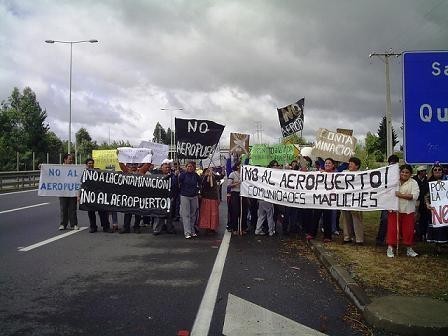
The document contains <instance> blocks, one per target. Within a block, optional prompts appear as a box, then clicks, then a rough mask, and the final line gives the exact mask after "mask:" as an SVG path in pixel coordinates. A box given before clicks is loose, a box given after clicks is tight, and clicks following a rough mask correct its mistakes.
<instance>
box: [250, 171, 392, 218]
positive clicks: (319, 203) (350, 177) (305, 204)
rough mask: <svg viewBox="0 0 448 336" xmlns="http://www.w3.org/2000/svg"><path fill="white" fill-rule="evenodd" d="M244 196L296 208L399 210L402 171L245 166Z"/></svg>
mask: <svg viewBox="0 0 448 336" xmlns="http://www.w3.org/2000/svg"><path fill="white" fill-rule="evenodd" d="M241 179H242V183H241V196H245V197H251V198H256V199H260V200H264V201H267V202H270V203H275V204H280V205H284V206H288V207H296V208H313V209H333V210H336V209H341V210H361V211H369V210H379V209H387V210H397V209H398V198H397V197H396V196H395V191H396V190H398V184H399V170H398V165H397V164H395V165H391V166H387V167H384V168H378V169H373V170H367V171H356V172H349V171H347V172H341V173H325V172H301V171H297V170H283V169H269V168H263V167H254V166H243V167H242V168H241Z"/></svg>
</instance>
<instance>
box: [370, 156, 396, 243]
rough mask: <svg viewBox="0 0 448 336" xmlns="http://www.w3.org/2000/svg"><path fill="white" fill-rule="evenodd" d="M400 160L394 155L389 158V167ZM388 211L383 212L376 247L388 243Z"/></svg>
mask: <svg viewBox="0 0 448 336" xmlns="http://www.w3.org/2000/svg"><path fill="white" fill-rule="evenodd" d="M399 161H400V159H399V158H398V156H397V155H395V154H392V155H391V156H389V157H388V158H387V163H388V164H389V165H392V164H395V163H398V162H399ZM387 212H388V211H387V210H381V216H380V225H379V226H378V233H377V235H376V245H377V246H384V244H385V241H386V233H387Z"/></svg>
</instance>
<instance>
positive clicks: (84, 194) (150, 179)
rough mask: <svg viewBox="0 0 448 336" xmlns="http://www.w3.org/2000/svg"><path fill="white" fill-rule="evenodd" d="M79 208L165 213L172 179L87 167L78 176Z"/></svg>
mask: <svg viewBox="0 0 448 336" xmlns="http://www.w3.org/2000/svg"><path fill="white" fill-rule="evenodd" d="M81 182H82V185H81V193H80V201H79V209H80V210H86V211H88V210H94V211H97V210H102V211H119V212H128V213H133V214H138V215H143V216H148V215H151V216H166V215H167V213H168V212H169V210H170V190H171V179H170V178H166V177H164V175H155V174H153V175H135V174H123V173H116V172H106V171H98V170H91V169H86V170H84V172H83V174H82V178H81Z"/></svg>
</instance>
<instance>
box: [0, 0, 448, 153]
mask: <svg viewBox="0 0 448 336" xmlns="http://www.w3.org/2000/svg"><path fill="white" fill-rule="evenodd" d="M47 39H52V40H64V41H70V40H73V41H75V40H88V39H97V40H98V41H99V43H95V44H90V43H82V44H76V45H74V46H73V75H72V80H73V81H72V123H73V125H72V130H73V134H74V133H75V132H76V131H77V130H78V129H79V128H80V127H84V128H86V129H87V130H88V132H89V133H90V135H91V136H92V138H93V139H94V140H97V141H98V142H102V141H108V140H109V134H110V139H111V140H129V141H130V142H131V144H133V145H138V144H139V143H140V141H141V140H151V139H152V134H153V131H154V127H155V124H156V122H157V121H159V122H160V123H161V124H162V126H163V127H164V128H165V129H167V128H168V127H170V125H171V122H172V125H174V121H171V117H172V118H174V117H179V118H187V119H188V118H195V119H209V120H213V121H215V122H218V123H221V124H224V125H225V126H226V127H225V130H224V133H223V139H222V142H223V143H224V144H227V143H228V138H229V133H230V132H239V133H248V134H251V143H258V142H259V140H261V141H263V142H267V143H277V142H278V141H279V138H280V137H281V131H280V125H279V121H278V117H277V111H276V108H277V107H283V106H285V105H288V104H291V103H294V102H295V101H297V100H298V99H300V98H302V97H305V110H304V113H305V124H304V131H303V135H304V136H305V138H306V139H307V140H310V141H313V140H314V137H315V132H316V130H317V129H318V128H320V127H324V128H327V129H330V130H336V128H352V129H353V130H354V136H356V137H357V138H358V139H360V140H362V139H363V138H364V137H365V135H366V133H367V132H369V131H370V132H372V133H376V132H377V129H378V125H379V122H380V121H381V118H382V117H383V115H384V114H385V108H386V103H385V73H384V63H383V62H382V61H381V59H379V58H376V57H374V58H371V59H370V58H369V54H370V53H372V52H379V53H384V52H385V51H389V50H390V49H391V50H392V51H393V52H402V51H405V50H447V49H448V1H446V0H425V1H423V0H395V1H391V0H375V1H373V0H372V1H367V0H365V1H362V0H352V1H348V0H338V1H330V0H328V1H318V0H310V1H303V0H296V1H293V0H288V1H280V0H276V1H274V0H271V1H269V0H265V1H262V0H252V1H251V0H244V1H243V0H235V1H232V0H222V1H203V0H190V1H187V0H184V1H182V0H177V1H169V0H140V1H137V0H128V1H121V0H111V1H99V0H97V1H84V0H76V1H61V0H58V1H44V0H29V1H25V0H21V1H19V0H17V1H8V0H0V100H5V99H7V98H8V97H9V96H10V94H11V92H12V89H13V88H14V87H18V88H19V89H20V90H23V88H25V87H27V86H29V87H30V88H31V89H32V90H33V91H34V92H35V93H36V95H37V99H38V100H39V102H40V105H41V107H42V108H43V109H45V110H46V111H47V114H48V118H47V121H48V123H49V125H50V128H51V130H52V131H54V132H55V133H56V134H57V135H58V136H59V137H60V138H62V139H67V138H68V120H69V64H70V46H69V45H67V44H47V43H45V42H44V41H45V40H47ZM390 70H391V76H390V80H391V93H392V113H393V126H394V128H395V130H396V131H397V134H398V135H399V137H400V138H401V137H402V134H401V130H400V126H401V123H402V107H401V96H402V94H401V80H402V79H401V78H402V62H401V58H391V59H390ZM161 108H168V109H172V111H161V110H160V109H161ZM176 108H183V110H182V111H179V110H175V109H176ZM257 128H258V129H262V132H257V131H256V130H257ZM260 137H261V139H259V138H260ZM72 138H74V136H72Z"/></svg>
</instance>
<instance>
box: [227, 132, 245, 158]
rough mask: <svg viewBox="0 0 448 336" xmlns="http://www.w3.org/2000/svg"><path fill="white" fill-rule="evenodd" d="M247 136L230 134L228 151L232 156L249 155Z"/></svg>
mask: <svg viewBox="0 0 448 336" xmlns="http://www.w3.org/2000/svg"><path fill="white" fill-rule="evenodd" d="M249 138H250V135H249V134H241V133H230V147H229V148H230V149H229V152H230V153H233V154H238V155H242V154H249Z"/></svg>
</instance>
